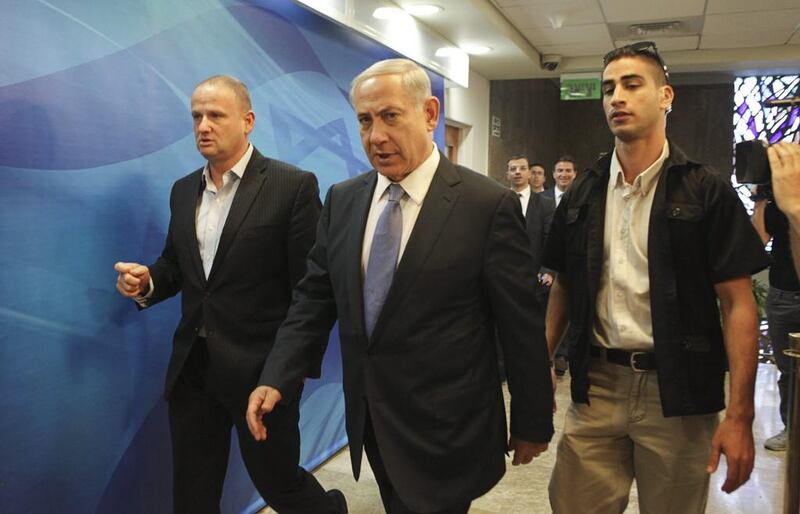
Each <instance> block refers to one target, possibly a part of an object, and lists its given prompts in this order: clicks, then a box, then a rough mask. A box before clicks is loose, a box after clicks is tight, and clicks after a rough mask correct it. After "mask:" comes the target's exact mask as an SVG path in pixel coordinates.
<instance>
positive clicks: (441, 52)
mask: <svg viewBox="0 0 800 514" xmlns="http://www.w3.org/2000/svg"><path fill="white" fill-rule="evenodd" d="M462 51H463V50H459V49H458V48H456V47H454V46H443V47H441V48H437V49H436V57H450V56H451V55H455V54H457V53H459V52H462Z"/></svg>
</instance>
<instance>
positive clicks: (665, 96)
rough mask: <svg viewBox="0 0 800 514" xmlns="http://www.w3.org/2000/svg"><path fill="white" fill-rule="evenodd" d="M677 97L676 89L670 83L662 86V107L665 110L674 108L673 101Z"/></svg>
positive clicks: (668, 110)
mask: <svg viewBox="0 0 800 514" xmlns="http://www.w3.org/2000/svg"><path fill="white" fill-rule="evenodd" d="M674 99H675V91H674V90H673V89H672V86H670V85H669V84H667V85H664V86H661V102H660V103H661V108H662V109H664V112H670V111H671V110H672V101H673V100H674Z"/></svg>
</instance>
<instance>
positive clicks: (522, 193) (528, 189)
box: [512, 186, 531, 200]
mask: <svg viewBox="0 0 800 514" xmlns="http://www.w3.org/2000/svg"><path fill="white" fill-rule="evenodd" d="M512 191H514V190H513V189H512ZM514 192H515V193H516V194H517V196H519V197H520V198H522V199H523V200H527V199H528V198H530V196H531V187H530V186H528V187H526V188H525V189H523V190H522V191H514Z"/></svg>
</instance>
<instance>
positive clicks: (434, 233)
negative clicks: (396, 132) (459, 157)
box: [370, 155, 461, 344]
mask: <svg viewBox="0 0 800 514" xmlns="http://www.w3.org/2000/svg"><path fill="white" fill-rule="evenodd" d="M460 181H461V179H460V178H459V176H458V172H457V171H456V168H455V166H454V165H453V164H452V163H451V162H450V161H448V160H447V159H446V158H445V157H444V156H443V155H442V156H440V160H439V167H438V168H436V173H435V174H434V175H433V180H432V181H431V187H430V189H428V194H427V195H425V200H424V201H423V204H422V209H421V210H420V212H419V216H418V217H417V221H416V223H415V224H414V228H413V230H412V231H411V237H409V239H408V243H407V244H406V248H405V250H404V251H403V257H402V259H401V260H400V265H399V266H398V267H397V271H396V272H395V274H394V278H393V280H392V285H391V287H390V288H389V293H388V294H387V295H386V302H385V303H384V304H383V310H381V314H380V315H379V316H378V320H377V321H376V322H375V329H374V330H373V331H372V339H371V341H370V344H372V342H374V341H376V340H378V338H379V337H380V335H381V332H382V331H383V327H384V326H385V325H386V323H387V320H388V319H389V318H390V316H391V314H392V313H394V312H397V308H398V307H399V305H400V303H401V302H402V301H403V299H404V298H405V297H406V295H407V294H408V290H409V288H410V287H411V285H412V284H413V283H414V280H415V279H416V277H417V274H418V273H419V270H420V269H422V265H423V264H424V262H425V259H426V258H427V257H428V254H429V253H430V251H431V249H432V248H433V247H434V245H435V244H436V241H437V240H438V238H439V234H440V233H441V232H442V229H443V228H444V227H445V225H446V224H447V220H448V219H449V217H450V213H451V212H452V210H453V207H454V206H455V204H456V201H457V200H458V196H459V193H458V191H457V189H456V188H454V187H453V186H455V185H456V184H458V183H459V182H460Z"/></svg>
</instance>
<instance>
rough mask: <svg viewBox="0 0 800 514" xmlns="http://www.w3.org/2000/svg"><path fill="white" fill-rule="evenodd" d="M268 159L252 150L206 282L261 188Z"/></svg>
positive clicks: (221, 260)
mask: <svg viewBox="0 0 800 514" xmlns="http://www.w3.org/2000/svg"><path fill="white" fill-rule="evenodd" d="M268 163H269V161H268V159H266V158H264V157H263V156H262V155H261V154H260V153H258V150H256V149H255V148H253V155H252V156H251V157H250V162H249V163H247V168H245V172H244V175H243V176H242V179H241V180H242V182H241V184H239V188H238V189H237V190H236V196H234V197H233V203H232V204H231V210H230V211H229V212H228V217H227V219H226V220H225V226H224V227H223V228H222V235H221V236H220V238H219V245H218V246H217V253H216V255H215V256H214V264H213V265H212V266H211V272H210V273H209V274H208V280H209V281H211V279H212V278H213V277H214V274H215V273H216V271H217V270H218V269H219V267H220V266H221V263H222V262H223V261H224V259H225V254H226V253H227V252H228V249H229V248H230V246H231V244H232V243H233V239H234V237H235V236H236V232H237V231H238V230H239V226H240V225H241V224H242V222H243V221H244V219H245V218H246V217H247V213H248V212H249V211H250V207H252V205H253V200H255V198H256V196H257V195H258V192H259V191H260V190H261V186H262V185H263V184H264V181H265V179H266V177H267V175H268V173H267V169H268Z"/></svg>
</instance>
